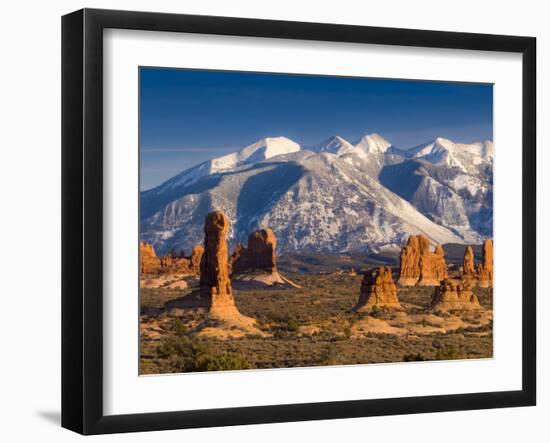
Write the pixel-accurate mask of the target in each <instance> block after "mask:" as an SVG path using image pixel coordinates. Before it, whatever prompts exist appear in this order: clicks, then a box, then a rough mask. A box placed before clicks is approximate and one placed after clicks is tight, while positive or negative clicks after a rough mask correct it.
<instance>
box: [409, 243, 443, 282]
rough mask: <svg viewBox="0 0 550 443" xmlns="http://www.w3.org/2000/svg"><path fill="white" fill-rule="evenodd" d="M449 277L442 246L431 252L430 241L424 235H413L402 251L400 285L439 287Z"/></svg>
mask: <svg viewBox="0 0 550 443" xmlns="http://www.w3.org/2000/svg"><path fill="white" fill-rule="evenodd" d="M446 277H447V264H446V262H445V251H444V250H443V247H442V246H441V245H438V246H437V247H436V248H435V250H434V251H433V252H432V251H430V241H429V239H428V238H427V237H425V236H423V235H411V236H410V237H409V239H408V241H407V245H406V246H404V247H403V248H402V249H401V256H400V272H399V284H400V285H402V286H414V285H417V284H418V285H421V286H437V285H439V283H440V281H441V280H443V279H444V278H446Z"/></svg>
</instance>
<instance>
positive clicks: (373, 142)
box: [355, 134, 392, 154]
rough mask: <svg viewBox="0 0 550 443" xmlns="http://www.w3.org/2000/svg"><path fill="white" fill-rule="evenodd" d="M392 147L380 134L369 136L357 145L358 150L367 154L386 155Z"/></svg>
mask: <svg viewBox="0 0 550 443" xmlns="http://www.w3.org/2000/svg"><path fill="white" fill-rule="evenodd" d="M391 145H392V144H391V143H390V142H389V141H387V140H386V139H385V138H384V137H382V136H381V135H378V134H367V135H365V136H364V137H362V138H361V139H360V140H359V141H358V142H357V143H355V147H356V148H357V150H359V151H361V152H363V153H365V154H384V153H385V152H386V151H387V150H388V149H389V148H390V147H391Z"/></svg>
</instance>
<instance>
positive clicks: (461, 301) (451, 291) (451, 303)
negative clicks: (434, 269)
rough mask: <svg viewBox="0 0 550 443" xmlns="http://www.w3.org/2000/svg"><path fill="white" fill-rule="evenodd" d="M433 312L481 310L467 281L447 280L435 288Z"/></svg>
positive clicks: (432, 304)
mask: <svg viewBox="0 0 550 443" xmlns="http://www.w3.org/2000/svg"><path fill="white" fill-rule="evenodd" d="M431 309H432V310H434V311H454V310H472V309H482V308H481V305H480V304H479V300H478V298H477V296H476V295H475V294H474V293H473V292H472V286H471V285H470V283H469V282H467V281H460V280H456V279H451V278H447V279H445V280H443V281H442V282H441V285H440V286H439V287H438V288H436V290H435V291H434V295H433V297H432V303H431Z"/></svg>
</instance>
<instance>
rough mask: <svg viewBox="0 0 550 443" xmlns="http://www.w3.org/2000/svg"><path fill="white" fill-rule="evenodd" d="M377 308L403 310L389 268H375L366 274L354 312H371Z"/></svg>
mask: <svg viewBox="0 0 550 443" xmlns="http://www.w3.org/2000/svg"><path fill="white" fill-rule="evenodd" d="M375 306H376V307H377V308H390V309H400V308H401V304H400V303H399V299H398V298H397V286H396V285H395V283H394V281H393V277H392V271H391V268H390V267H389V266H380V267H379V268H373V269H370V270H369V271H367V272H366V273H365V276H364V277H363V281H362V282H361V294H360V295H359V301H358V302H357V305H356V306H355V307H354V308H353V310H354V311H360V312H363V311H370V310H372V308H373V307H375Z"/></svg>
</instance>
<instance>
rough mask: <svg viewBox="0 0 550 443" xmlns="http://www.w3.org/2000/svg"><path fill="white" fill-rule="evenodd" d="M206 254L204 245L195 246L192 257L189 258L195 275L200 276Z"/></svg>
mask: <svg viewBox="0 0 550 443" xmlns="http://www.w3.org/2000/svg"><path fill="white" fill-rule="evenodd" d="M203 254H204V248H203V247H202V245H195V246H194V247H193V252H192V253H191V257H189V262H190V267H191V271H193V273H195V274H200V268H201V259H202V255H203Z"/></svg>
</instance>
